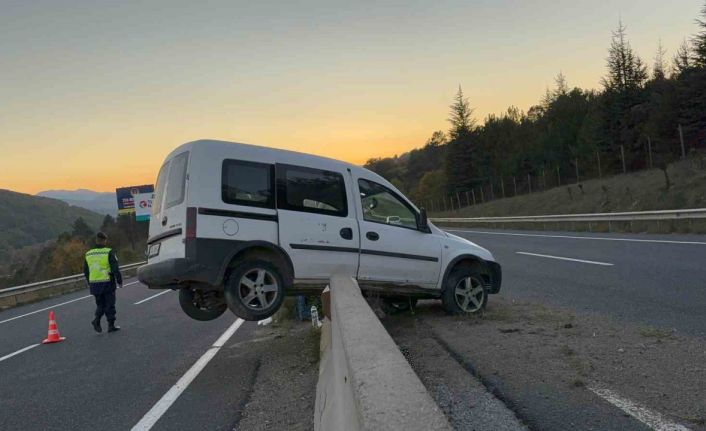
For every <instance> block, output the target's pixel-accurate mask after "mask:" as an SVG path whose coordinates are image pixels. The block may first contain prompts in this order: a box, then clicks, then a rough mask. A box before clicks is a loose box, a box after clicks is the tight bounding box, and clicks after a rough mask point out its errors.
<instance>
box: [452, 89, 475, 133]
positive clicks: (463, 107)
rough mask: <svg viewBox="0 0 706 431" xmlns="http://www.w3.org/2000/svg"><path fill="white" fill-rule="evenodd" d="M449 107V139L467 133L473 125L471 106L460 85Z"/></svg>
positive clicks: (471, 129)
mask: <svg viewBox="0 0 706 431" xmlns="http://www.w3.org/2000/svg"><path fill="white" fill-rule="evenodd" d="M449 108H451V114H450V116H449V123H451V130H449V136H451V139H456V138H459V137H463V136H467V135H469V134H470V133H471V132H472V131H473V128H474V127H475V120H474V119H473V108H471V105H470V103H469V102H468V98H466V97H464V95H463V89H461V86H460V85H459V86H458V92H457V93H456V96H455V97H454V103H453V104H452V105H451V106H450V107H449Z"/></svg>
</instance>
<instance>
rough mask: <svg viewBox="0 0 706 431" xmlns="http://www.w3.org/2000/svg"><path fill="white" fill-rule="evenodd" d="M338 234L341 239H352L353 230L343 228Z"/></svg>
mask: <svg viewBox="0 0 706 431" xmlns="http://www.w3.org/2000/svg"><path fill="white" fill-rule="evenodd" d="M339 233H340V234H341V238H343V239H353V229H351V228H349V227H344V228H343V229H341V232H339Z"/></svg>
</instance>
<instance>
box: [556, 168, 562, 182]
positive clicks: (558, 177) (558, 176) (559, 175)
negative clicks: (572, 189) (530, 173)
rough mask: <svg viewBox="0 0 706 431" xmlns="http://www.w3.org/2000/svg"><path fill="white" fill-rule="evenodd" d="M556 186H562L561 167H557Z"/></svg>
mask: <svg viewBox="0 0 706 431" xmlns="http://www.w3.org/2000/svg"><path fill="white" fill-rule="evenodd" d="M556 185H557V186H560V185H561V174H560V173H559V165H556Z"/></svg>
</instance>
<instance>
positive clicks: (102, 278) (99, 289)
mask: <svg viewBox="0 0 706 431" xmlns="http://www.w3.org/2000/svg"><path fill="white" fill-rule="evenodd" d="M83 275H84V276H85V277H86V281H88V283H89V284H90V286H91V295H100V294H101V293H103V292H105V291H106V290H107V289H115V284H116V283H118V284H123V277H122V274H120V267H119V266H118V258H117V256H116V255H115V250H113V249H111V248H108V247H102V246H96V247H95V248H92V249H90V250H88V251H87V252H86V256H85V258H84V260H83Z"/></svg>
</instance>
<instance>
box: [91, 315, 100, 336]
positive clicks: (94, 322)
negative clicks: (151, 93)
mask: <svg viewBox="0 0 706 431" xmlns="http://www.w3.org/2000/svg"><path fill="white" fill-rule="evenodd" d="M91 325H93V329H95V331H96V332H98V333H100V332H103V328H101V319H100V318H98V317H96V318H95V319H93V320H92V321H91Z"/></svg>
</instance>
